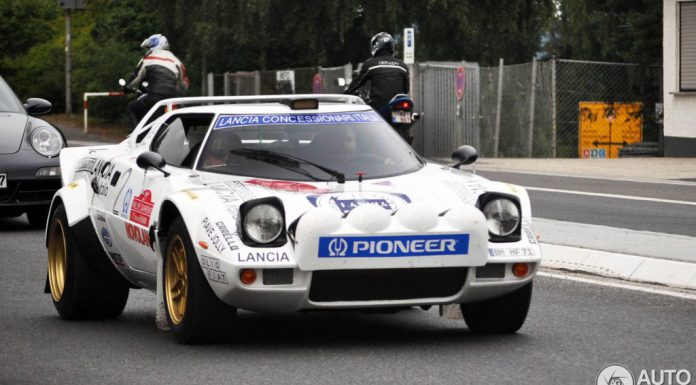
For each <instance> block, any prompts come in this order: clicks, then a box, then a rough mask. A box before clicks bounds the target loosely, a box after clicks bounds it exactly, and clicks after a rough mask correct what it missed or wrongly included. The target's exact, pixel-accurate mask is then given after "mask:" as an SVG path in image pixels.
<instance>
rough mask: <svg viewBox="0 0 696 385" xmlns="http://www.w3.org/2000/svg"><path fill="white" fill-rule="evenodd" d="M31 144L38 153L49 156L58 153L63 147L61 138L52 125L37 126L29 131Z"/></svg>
mask: <svg viewBox="0 0 696 385" xmlns="http://www.w3.org/2000/svg"><path fill="white" fill-rule="evenodd" d="M31 146H32V147H34V150H35V151H36V152H38V153H39V154H41V155H43V156H46V157H49V158H51V157H54V156H57V155H58V154H59V153H60V150H61V149H62V148H63V138H62V137H61V135H60V132H58V130H56V129H55V128H53V127H50V126H43V127H38V128H36V129H34V131H32V132H31Z"/></svg>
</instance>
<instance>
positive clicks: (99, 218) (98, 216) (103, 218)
mask: <svg viewBox="0 0 696 385" xmlns="http://www.w3.org/2000/svg"><path fill="white" fill-rule="evenodd" d="M97 220H98V221H99V222H101V223H106V218H105V217H104V213H102V212H101V211H97Z"/></svg>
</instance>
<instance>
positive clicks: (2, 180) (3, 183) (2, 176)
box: [0, 174, 7, 188]
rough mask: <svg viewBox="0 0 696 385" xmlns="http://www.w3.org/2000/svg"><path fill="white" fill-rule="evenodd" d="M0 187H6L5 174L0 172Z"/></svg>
mask: <svg viewBox="0 0 696 385" xmlns="http://www.w3.org/2000/svg"><path fill="white" fill-rule="evenodd" d="M0 188H7V174H0Z"/></svg>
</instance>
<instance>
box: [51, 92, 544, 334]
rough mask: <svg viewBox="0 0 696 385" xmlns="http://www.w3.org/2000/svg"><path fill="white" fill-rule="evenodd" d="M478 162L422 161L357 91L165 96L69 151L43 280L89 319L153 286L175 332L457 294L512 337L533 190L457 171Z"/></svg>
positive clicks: (472, 319) (524, 289)
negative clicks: (114, 136) (127, 129)
mask: <svg viewBox="0 0 696 385" xmlns="http://www.w3.org/2000/svg"><path fill="white" fill-rule="evenodd" d="M173 105H176V107H177V108H173V109H172V108H168V109H167V111H168V112H166V113H164V114H163V115H161V116H160V117H158V118H155V119H151V118H152V117H153V116H155V115H154V114H155V111H156V110H158V109H159V108H162V107H167V106H168V107H171V106H173ZM476 157H477V153H476V150H475V149H474V148H473V147H470V146H462V147H459V148H457V149H456V150H455V151H454V153H453V155H452V158H453V163H452V164H448V165H445V164H441V163H436V162H431V161H429V160H426V159H424V158H423V157H421V156H419V155H418V154H417V153H416V152H415V151H414V150H413V149H412V148H411V147H410V146H409V145H408V144H407V143H406V142H405V141H404V140H403V139H401V137H399V135H398V134H397V133H396V132H395V131H394V130H393V129H392V128H391V127H390V126H389V124H387V122H385V121H384V120H383V119H382V118H381V117H380V116H379V115H378V114H377V113H376V112H374V111H373V110H371V109H370V107H369V106H367V105H365V104H364V103H363V102H362V101H361V100H360V99H359V98H357V97H354V96H349V95H292V96H290V95H282V96H253V97H195V98H178V99H168V100H165V101H162V102H160V103H159V104H158V105H156V106H155V107H153V109H152V110H150V112H149V113H148V114H147V115H146V116H145V118H144V119H143V121H141V122H140V124H139V125H138V126H137V127H136V128H135V130H134V131H133V132H132V134H131V135H130V136H129V137H128V138H127V139H126V140H124V141H123V142H121V143H119V144H115V145H107V146H97V147H80V148H66V149H64V150H63V151H62V152H61V156H60V162H61V170H62V174H61V175H62V179H63V187H62V188H61V189H60V190H59V191H58V192H57V193H56V195H55V196H54V198H53V201H52V204H51V208H50V218H49V221H48V225H47V228H46V244H47V248H48V274H47V282H46V292H47V293H50V295H51V298H52V300H53V303H54V305H55V308H56V309H57V311H58V313H59V315H60V316H61V317H62V318H64V319H90V318H113V317H118V316H119V315H120V314H121V312H122V311H123V308H124V306H125V304H126V301H127V298H128V294H129V291H130V289H134V288H144V289H148V290H151V291H152V292H154V293H156V295H157V303H158V306H157V315H156V316H157V317H156V319H158V320H159V321H160V322H159V325H160V326H161V327H163V328H166V329H169V330H171V331H172V333H173V335H174V336H175V338H176V340H177V341H179V342H181V343H202V342H211V341H218V340H220V339H223V338H227V337H229V336H231V335H233V334H232V332H233V331H234V329H235V319H236V314H237V309H245V310H249V311H256V312H295V311H311V310H320V309H367V310H370V309H372V310H375V309H380V310H384V309H387V310H389V309H402V308H408V307H423V308H428V307H429V306H433V305H445V304H457V305H459V307H460V308H461V311H462V314H463V317H464V320H465V322H466V325H467V326H468V327H469V329H470V330H472V331H473V332H477V333H514V332H516V331H518V330H519V328H520V327H521V326H522V325H523V323H524V321H525V319H526V317H527V312H528V309H529V305H530V300H531V296H532V284H533V282H532V281H533V278H534V276H535V274H536V272H537V270H538V267H539V263H540V260H541V251H540V248H539V244H538V242H537V239H536V236H535V234H534V230H533V228H532V218H531V209H530V203H529V197H528V195H527V193H526V191H525V190H524V189H523V188H521V187H519V186H515V185H510V184H505V183H498V182H493V181H489V180H487V179H484V178H482V177H480V176H477V175H476V174H475V173H472V172H468V171H465V170H460V168H461V167H462V166H463V165H466V164H470V163H472V162H473V161H475V160H476Z"/></svg>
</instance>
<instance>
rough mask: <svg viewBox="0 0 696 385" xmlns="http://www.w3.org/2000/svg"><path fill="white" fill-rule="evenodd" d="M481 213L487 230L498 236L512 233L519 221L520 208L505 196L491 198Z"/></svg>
mask: <svg viewBox="0 0 696 385" xmlns="http://www.w3.org/2000/svg"><path fill="white" fill-rule="evenodd" d="M483 215H485V216H486V221H487V222H488V231H490V232H491V234H493V235H497V236H499V237H505V236H508V235H510V234H512V232H513V231H515V229H516V228H517V225H519V223H520V210H519V209H518V208H517V205H516V204H515V203H514V202H512V201H511V200H509V199H505V198H497V199H493V200H491V201H489V202H488V203H486V206H484V208H483Z"/></svg>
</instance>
